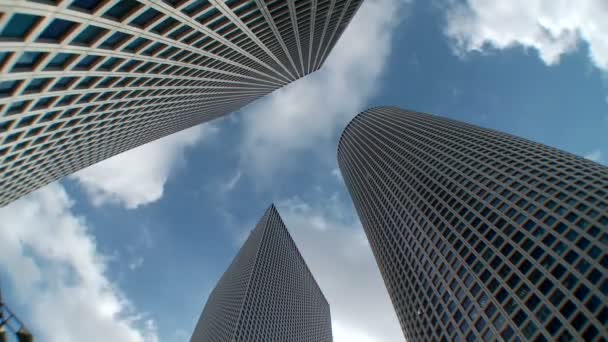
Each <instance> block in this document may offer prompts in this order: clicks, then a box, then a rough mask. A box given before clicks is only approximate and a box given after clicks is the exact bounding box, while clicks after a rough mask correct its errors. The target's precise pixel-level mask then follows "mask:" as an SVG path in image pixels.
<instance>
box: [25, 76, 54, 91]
mask: <svg viewBox="0 0 608 342" xmlns="http://www.w3.org/2000/svg"><path fill="white" fill-rule="evenodd" d="M50 80H51V79H50V78H48V77H47V78H35V79H33V80H31V81H30V83H29V84H28V85H27V87H26V88H25V92H26V93H34V92H40V91H41V90H42V89H44V87H45V86H46V85H47V84H48V83H49V81H50Z"/></svg>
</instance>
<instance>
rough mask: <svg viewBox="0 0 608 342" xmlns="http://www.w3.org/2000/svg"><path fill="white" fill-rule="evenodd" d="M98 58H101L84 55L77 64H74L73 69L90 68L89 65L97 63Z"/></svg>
mask: <svg viewBox="0 0 608 342" xmlns="http://www.w3.org/2000/svg"><path fill="white" fill-rule="evenodd" d="M100 59H101V57H100V56H96V55H88V56H86V57H84V58H83V59H81V60H80V62H78V64H76V66H75V67H74V69H78V70H88V69H89V68H91V66H93V65H94V64H95V63H97V62H98V61H99V60H100Z"/></svg>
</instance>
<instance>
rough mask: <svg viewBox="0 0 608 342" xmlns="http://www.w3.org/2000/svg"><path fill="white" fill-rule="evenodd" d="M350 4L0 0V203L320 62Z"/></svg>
mask: <svg viewBox="0 0 608 342" xmlns="http://www.w3.org/2000/svg"><path fill="white" fill-rule="evenodd" d="M360 5H361V0H301V1H293V0H226V1H220V0H164V1H160V0H159V1H153V0H107V1H106V0H49V1H30V0H0V206H2V205H5V204H7V203H9V202H10V201H12V200H14V199H16V198H18V197H20V196H22V195H24V194H26V193H28V192H30V191H32V190H34V189H37V188H39V187H41V186H43V185H45V184H47V183H49V182H51V181H54V180H56V179H58V178H61V177H63V176H65V175H68V174H70V173H73V172H75V171H77V170H79V169H82V168H84V167H86V166H89V165H91V164H94V163H96V162H98V161H101V160H103V159H106V158H109V157H111V156H113V155H116V154H118V153H120V152H123V151H126V150H128V149H131V148H133V147H136V146H139V145H142V144H145V143H147V142H149V141H152V140H155V139H158V138H160V137H163V136H166V135H168V134H171V133H174V132H177V131H179V130H182V129H185V128H188V127H191V126H194V125H197V124H199V123H201V122H205V121H209V120H211V119H214V118H216V117H219V116H222V115H224V114H228V113H230V112H233V111H235V110H237V109H239V108H241V107H243V106H245V105H246V104H248V103H250V102H252V101H254V100H256V99H258V98H260V97H262V96H264V95H266V94H268V93H270V92H272V91H273V90H275V89H278V88H280V87H281V86H283V85H285V84H287V83H289V82H291V81H294V80H296V79H298V78H300V77H303V76H305V75H307V74H309V73H311V72H313V71H315V70H317V69H319V68H320V67H321V64H322V62H323V61H324V60H325V58H326V57H327V55H328V54H329V52H330V51H331V49H332V48H333V46H334V44H335V42H336V40H337V39H338V38H339V37H340V35H341V34H342V32H343V31H344V29H345V28H346V25H347V24H348V23H349V22H350V20H351V19H352V17H353V16H354V14H355V12H356V11H357V9H358V8H359V6H360Z"/></svg>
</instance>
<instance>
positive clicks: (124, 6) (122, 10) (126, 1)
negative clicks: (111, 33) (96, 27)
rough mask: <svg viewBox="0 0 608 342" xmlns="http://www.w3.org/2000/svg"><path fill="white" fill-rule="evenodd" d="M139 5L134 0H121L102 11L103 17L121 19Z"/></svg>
mask: <svg viewBox="0 0 608 342" xmlns="http://www.w3.org/2000/svg"><path fill="white" fill-rule="evenodd" d="M139 6H141V4H140V3H139V2H137V1H135V0H122V1H120V2H119V3H117V4H116V5H114V6H112V8H110V9H109V10H108V11H107V12H106V13H104V17H108V18H110V19H113V20H116V21H122V20H123V19H124V18H125V17H127V16H128V15H129V14H131V13H133V11H135V10H136V9H137V8H139Z"/></svg>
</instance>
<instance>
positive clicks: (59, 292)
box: [0, 183, 158, 342]
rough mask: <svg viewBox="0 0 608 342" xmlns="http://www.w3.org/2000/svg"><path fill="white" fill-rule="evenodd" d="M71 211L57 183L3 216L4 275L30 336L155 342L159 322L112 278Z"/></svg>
mask: <svg viewBox="0 0 608 342" xmlns="http://www.w3.org/2000/svg"><path fill="white" fill-rule="evenodd" d="M72 205H73V203H72V200H71V199H70V198H69V197H68V195H67V193H66V192H65V190H64V188H63V187H62V186H61V185H59V184H58V183H52V184H50V185H48V186H46V187H44V188H42V189H40V190H38V191H36V192H33V193H31V194H29V195H28V196H26V197H23V198H21V199H19V200H17V201H15V202H13V203H11V204H10V205H8V206H6V207H3V208H0V251H2V264H1V265H0V270H2V271H3V272H2V273H4V274H6V275H7V276H8V279H10V281H11V283H12V284H13V288H14V289H15V294H16V296H15V297H14V298H11V300H12V301H14V302H21V303H23V305H24V306H25V307H26V308H27V310H28V311H29V312H27V313H26V314H25V315H24V314H21V316H22V318H25V317H23V316H27V325H28V328H29V329H30V330H31V331H32V332H33V333H34V334H35V335H36V340H39V341H51V342H55V341H57V342H70V341H90V342H96V341H99V342H101V341H125V342H156V341H158V337H157V332H156V325H155V323H154V321H153V320H149V319H148V320H143V319H142V318H143V315H141V314H138V313H136V312H134V309H133V307H132V304H131V303H130V302H129V301H128V300H127V298H125V297H124V295H122V294H121V292H120V291H119V289H117V287H116V286H115V284H113V283H112V282H111V281H110V280H109V279H108V278H107V276H106V271H107V269H106V268H107V258H106V257H105V256H104V255H102V254H100V253H99V251H98V250H97V245H96V242H95V239H94V238H93V237H92V236H91V234H90V231H89V230H90V229H89V226H88V224H87V222H86V221H85V219H84V218H83V217H79V216H76V215H75V214H74V213H73V212H72V211H71V207H72Z"/></svg>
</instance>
